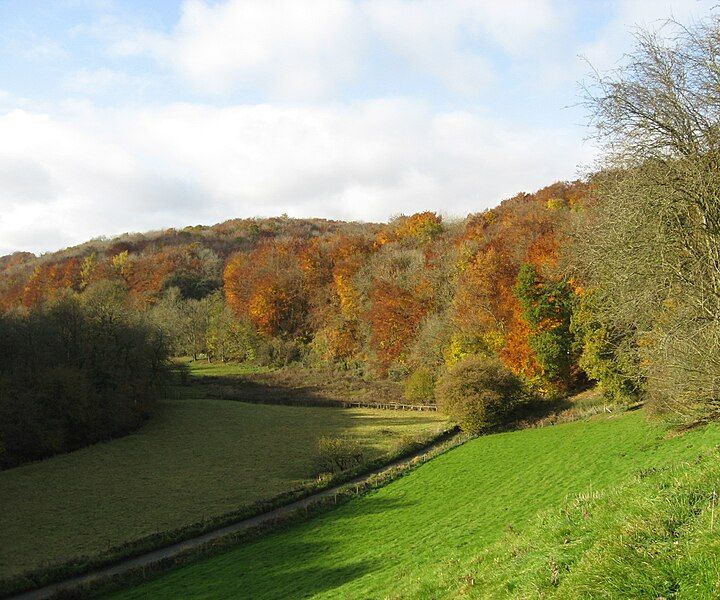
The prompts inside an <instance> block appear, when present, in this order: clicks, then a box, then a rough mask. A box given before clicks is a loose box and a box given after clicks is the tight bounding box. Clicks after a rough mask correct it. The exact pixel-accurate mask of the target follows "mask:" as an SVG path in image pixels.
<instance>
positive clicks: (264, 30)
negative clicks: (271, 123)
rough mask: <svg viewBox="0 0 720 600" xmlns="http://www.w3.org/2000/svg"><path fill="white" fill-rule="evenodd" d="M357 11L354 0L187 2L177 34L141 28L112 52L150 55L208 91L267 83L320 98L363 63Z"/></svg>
mask: <svg viewBox="0 0 720 600" xmlns="http://www.w3.org/2000/svg"><path fill="white" fill-rule="evenodd" d="M358 17H359V13H358V10H357V7H356V6H355V5H354V4H353V3H352V2H349V1H348V0H315V1H313V2H309V3H306V2H297V1H296V0H276V1H273V2H265V1H258V0H230V1H228V2H225V3H221V4H210V3H206V2H203V1H201V0H187V1H186V2H185V3H184V4H183V7H182V14H181V17H180V20H179V22H178V24H177V25H176V27H175V29H174V31H173V33H172V35H170V36H164V35H162V34H159V33H157V32H154V31H148V30H139V31H135V32H132V33H130V34H129V35H127V36H125V37H124V38H123V39H119V40H116V41H115V43H114V44H113V50H114V51H115V52H116V53H118V54H121V55H123V54H124V55H133V54H143V53H149V54H150V55H152V56H154V57H155V58H157V59H158V60H159V61H161V62H162V63H164V64H167V65H170V66H171V67H173V68H174V69H175V70H177V71H178V72H179V73H180V74H181V75H182V76H183V77H184V78H185V79H187V80H188V81H189V82H190V83H191V84H192V85H193V86H194V87H195V88H196V89H198V90H201V91H205V92H214V93H222V92H226V91H228V90H230V89H232V88H234V87H237V86H260V87H262V88H263V89H265V90H266V91H268V92H270V93H271V95H274V96H279V97H291V98H297V97H301V98H304V97H314V96H317V95H319V94H321V93H324V92H326V91H328V89H330V88H331V87H332V86H333V85H334V84H335V83H337V82H338V81H343V80H346V79H348V78H351V77H352V75H353V73H354V71H355V69H356V68H357V60H358V58H359V56H360V55H361V53H362V40H361V38H360V37H359V25H360V23H359V21H358Z"/></svg>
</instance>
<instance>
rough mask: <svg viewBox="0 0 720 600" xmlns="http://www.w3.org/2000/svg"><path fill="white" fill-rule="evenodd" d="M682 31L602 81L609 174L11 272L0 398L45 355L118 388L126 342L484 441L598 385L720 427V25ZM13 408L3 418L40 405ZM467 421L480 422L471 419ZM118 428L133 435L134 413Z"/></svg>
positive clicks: (98, 248)
mask: <svg viewBox="0 0 720 600" xmlns="http://www.w3.org/2000/svg"><path fill="white" fill-rule="evenodd" d="M683 35H684V36H685V37H684V38H682V39H681V42H678V43H675V44H670V45H669V44H667V43H665V42H664V41H663V40H662V39H660V38H658V37H657V36H656V35H654V34H651V33H645V34H642V35H640V37H639V38H638V49H637V56H636V58H637V60H636V61H634V62H631V63H630V64H629V65H628V66H626V67H623V68H622V69H619V70H617V71H613V72H610V73H608V74H604V75H597V77H596V79H595V80H594V81H593V82H592V84H591V85H590V86H589V87H588V91H587V103H588V106H589V108H590V109H591V111H592V115H593V117H592V118H593V120H594V124H595V125H596V127H597V131H598V139H599V140H600V141H601V142H602V143H604V144H605V146H606V158H605V160H604V162H603V164H602V165H600V168H598V169H597V170H596V171H595V172H593V173H591V174H589V175H588V176H587V177H585V178H584V179H582V180H577V181H573V182H556V183H553V184H551V185H549V186H547V187H545V188H543V189H540V190H538V191H536V192H534V193H520V194H517V195H516V196H514V197H512V198H509V199H507V200H504V201H503V202H501V203H500V204H499V205H498V206H497V207H495V208H491V209H487V210H484V211H481V212H478V213H474V214H470V215H468V216H467V217H466V218H464V219H444V218H443V217H442V216H441V215H440V214H438V213H435V212H421V213H417V214H413V215H409V216H407V215H400V216H397V217H396V218H394V219H392V220H390V221H389V222H388V223H382V224H375V223H359V222H349V223H348V222H339V221H328V220H323V219H290V218H288V217H287V216H282V217H277V218H268V219H260V218H255V219H235V220H231V221H227V222H224V223H220V224H217V225H213V226H191V227H186V228H184V229H180V230H176V229H169V230H165V231H158V232H151V233H145V234H140V233H137V234H125V235H122V236H119V237H116V238H113V239H94V240H91V241H89V242H86V243H84V244H82V245H80V246H77V247H73V248H68V249H66V250H62V251H60V252H56V253H49V254H45V255H42V256H39V257H37V256H35V255H32V254H29V253H22V252H19V253H15V254H12V255H9V256H5V257H2V258H1V259H0V269H1V271H0V274H1V276H0V307H2V309H3V311H4V313H5V315H6V316H5V317H3V319H2V321H0V327H2V330H3V331H2V335H1V336H0V339H2V340H3V343H6V344H7V343H10V344H12V347H13V348H14V352H12V353H11V352H5V355H6V356H9V355H12V356H13V358H12V359H11V360H6V361H5V362H4V363H3V365H2V368H1V370H0V373H2V375H3V379H2V380H1V382H2V385H3V386H9V389H10V388H13V386H15V387H18V385H19V384H18V385H16V384H15V383H14V382H16V381H23V385H27V382H28V381H29V379H28V378H29V377H32V378H35V380H38V378H41V379H42V377H43V376H42V375H41V374H40V373H38V372H36V371H34V370H32V369H29V368H28V365H29V364H32V363H33V361H35V362H38V361H39V362H42V363H43V364H48V365H49V367H51V368H53V369H65V371H64V372H62V373H60V372H59V371H58V372H54V374H53V375H51V376H50V375H49V376H48V377H49V379H48V383H47V385H50V386H56V387H57V386H60V387H64V388H70V387H75V388H77V387H78V386H72V385H70V384H69V383H68V381H69V380H71V379H72V378H73V377H79V374H78V373H79V371H78V372H75V371H73V372H72V373H71V372H70V371H68V369H75V370H80V371H83V370H89V371H88V372H91V373H93V375H92V377H91V378H90V379H91V382H90V384H89V385H90V387H91V388H93V389H95V388H97V389H98V390H99V389H101V388H102V389H106V388H107V386H108V385H109V384H108V383H107V381H109V380H111V379H112V378H110V379H108V378H107V377H105V376H104V375H103V376H101V375H99V373H100V372H102V368H101V367H100V366H98V365H97V364H95V362H97V361H100V362H102V360H103V359H102V358H101V357H100V356H101V355H100V353H99V352H98V350H97V349H98V347H102V348H103V351H109V350H108V349H107V346H106V345H103V343H102V342H98V341H97V340H98V339H99V338H103V336H104V337H105V338H108V337H112V336H113V335H115V337H116V338H118V339H119V337H123V336H124V339H128V340H130V339H142V340H143V342H142V343H141V344H136V343H135V342H128V343H130V344H133V346H132V347H133V350H134V354H133V356H135V355H142V356H143V357H144V358H138V357H136V358H135V359H136V360H139V361H145V362H143V368H142V369H136V368H135V366H133V364H132V361H131V359H130V358H127V357H126V358H125V359H124V360H125V365H126V366H124V367H123V368H124V369H126V370H127V369H129V370H132V371H133V372H135V373H138V374H139V373H143V372H147V373H155V371H157V369H159V368H161V365H164V364H165V363H166V358H167V356H170V355H174V356H190V357H192V358H193V359H200V358H202V359H203V360H207V361H222V362H224V361H254V362H257V363H259V364H263V365H269V366H273V367H282V366H285V365H288V364H291V363H294V364H299V365H302V367H303V368H307V369H313V368H318V367H322V368H329V369H333V370H335V371H336V372H352V373H354V374H356V375H357V376H358V377H359V378H363V379H366V380H370V379H389V380H393V381H398V382H402V383H403V385H404V390H405V392H404V395H405V399H406V401H408V402H412V403H435V402H438V403H439V404H440V406H441V408H442V409H443V410H444V411H445V412H446V413H448V414H449V415H451V416H453V417H454V418H455V419H456V420H458V421H459V422H464V423H465V424H466V425H467V427H468V428H469V429H470V430H472V431H474V432H478V431H482V430H484V429H487V428H488V427H491V426H493V425H497V424H498V423H500V422H502V420H503V419H504V418H505V415H506V414H507V413H508V411H510V410H511V409H512V408H513V406H514V405H516V404H518V403H523V402H527V401H531V402H537V401H540V402H542V401H544V400H553V399H557V398H560V397H562V396H563V395H567V394H568V393H569V392H572V391H574V390H578V389H583V388H584V387H586V386H588V385H589V384H591V383H592V382H597V383H598V385H599V386H600V388H601V390H602V392H603V394H604V395H605V397H606V399H607V401H608V402H614V403H624V404H628V403H631V402H634V401H637V400H643V401H646V402H647V403H648V406H649V407H650V409H651V410H653V411H656V412H658V413H662V414H665V415H669V416H671V417H672V418H673V419H675V420H676V421H679V422H696V421H699V420H704V419H708V418H711V417H712V416H714V414H715V412H716V410H717V404H718V398H717V389H718V377H717V373H718V372H720V370H718V368H717V367H718V361H719V360H720V353H719V351H718V350H719V347H720V346H719V344H718V342H719V339H720V338H719V337H718V336H720V291H719V290H720V276H718V273H720V254H719V253H720V250H719V249H720V243H719V242H720V208H718V206H720V204H719V203H718V198H717V195H718V190H720V185H718V181H717V178H718V169H717V156H718V154H720V137H719V136H718V133H717V127H716V126H715V121H716V120H715V113H716V111H717V109H718V107H719V106H720V97H718V92H717V90H718V89H720V86H718V85H717V82H718V79H720V67H718V66H717V65H715V64H714V63H712V64H707V61H706V60H705V57H707V56H708V55H713V56H714V55H715V54H713V53H714V52H715V48H716V45H717V43H718V42H717V39H716V35H715V29H714V28H713V25H712V23H707V24H705V25H703V26H701V27H698V28H696V29H693V30H687V31H686V32H685V33H684V34H683ZM109 298H111V300H110V299H109ZM110 307H112V308H110ZM63 315H64V316H63ZM117 315H120V316H117ZM116 317H117V318H116ZM84 320H87V321H88V323H87V324H84ZM40 322H43V323H44V322H47V323H48V325H47V326H46V327H45V329H43V327H41V326H39V325H38V323H40ZM93 323H94V324H93ZM73 327H76V328H79V329H78V331H80V330H81V331H82V333H78V331H75V330H74V329H73ZM113 327H116V328H118V327H119V328H121V329H122V335H120V334H119V333H118V332H112V331H110V330H111V329H112V328H113ZM108 328H110V330H109V329H108ZM35 330H38V331H40V330H42V333H38V334H37V335H38V336H40V337H41V338H42V336H43V335H44V336H49V337H48V342H47V343H44V342H43V343H42V344H41V345H42V346H43V351H46V350H47V351H49V349H50V348H52V347H53V344H58V345H59V347H63V348H68V349H69V348H71V347H72V344H75V345H76V346H77V347H78V348H77V351H73V352H68V356H71V355H72V358H71V359H70V360H69V362H67V361H66V362H63V361H62V358H61V356H62V353H61V352H51V355H52V360H46V358H45V357H43V358H42V359H40V358H39V357H38V355H37V353H38V352H39V350H38V348H37V347H36V346H35V345H32V344H30V345H27V344H25V345H23V344H15V343H14V342H8V340H11V338H12V336H11V335H10V332H13V331H14V332H15V334H14V335H15V336H16V337H17V336H19V337H20V338H32V337H33V336H34V335H35V334H34V333H33V335H28V333H27V332H29V331H33V332H34V331H35ZM88 332H89V333H88ZM118 336H119V337H118ZM70 338H71V341H70V342H68V339H70ZM145 346H147V348H148V350H147V352H146V351H144V348H145ZM161 346H162V348H161ZM122 347H123V344H122V343H115V344H113V345H112V350H111V351H110V352H122ZM126 355H127V353H126ZM86 356H88V357H91V358H90V359H88V360H85V357H86ZM108 360H110V359H108ZM113 360H114V359H113ZM94 361H95V362H94ZM105 362H107V361H105ZM23 364H24V365H25V366H24V369H23V368H22V365H23ZM29 373H32V374H31V375H30V374H29ZM138 377H140V375H138ZM153 377H154V375H153ZM122 379H123V381H128V380H127V379H126V378H122ZM56 380H57V381H56ZM38 381H39V380H38ZM63 381H64V382H63ZM83 381H85V380H84V379H83ZM123 385H125V383H124V384H123ZM127 385H132V384H131V383H130V382H128V383H127ZM103 386H104V387H103ZM79 387H82V386H79ZM111 387H112V386H111ZM140 387H142V386H140ZM41 388H42V386H41ZM113 389H116V390H119V389H120V388H119V387H117V386H115V387H113ZM458 390H462V394H460V395H461V396H463V398H465V400H463V401H462V402H459V401H458V400H457V397H458ZM473 390H474V391H473ZM487 390H495V392H492V393H490V394H489V395H488V394H485V395H483V394H482V393H480V392H482V391H487ZM510 396H512V398H510ZM11 397H12V394H10V395H8V394H6V393H4V394H3V398H4V399H5V400H4V404H5V405H8V404H9V405H12V406H18V405H19V404H22V403H18V402H16V401H14V400H10V401H9V402H8V400H7V398H11ZM133 402H135V403H136V404H137V403H138V402H140V400H133ZM140 404H143V402H140ZM5 410H8V409H7V406H6V407H5ZM22 410H24V409H22ZM133 410H134V411H135V413H138V411H139V412H140V413H142V412H143V410H144V409H142V410H140V409H137V407H136V408H135V409H133ZM40 412H42V411H40ZM466 413H473V414H475V415H476V416H475V417H472V418H470V419H465V420H464V421H463V419H464V415H466ZM477 414H479V417H478V418H476V417H477ZM10 421H12V420H10ZM10 421H8V422H10ZM120 421H121V422H122V423H123V425H122V426H121V427H120V428H121V429H123V428H126V427H127V423H128V422H129V420H128V417H127V416H124V417H122V418H121V419H120ZM115 429H116V428H114V427H110V428H108V427H100V430H102V431H105V432H106V434H107V432H112V431H115ZM106 434H98V435H95V434H93V435H91V436H90V438H92V439H94V438H96V437H103V435H106ZM8 435H9V434H7V433H5V434H4V436H5V437H6V436H8ZM73 435H74V434H71V433H66V436H69V437H68V440H69V439H71V438H73ZM11 437H12V436H11ZM61 437H62V436H61ZM78 443H79V442H77V441H66V442H63V443H52V444H48V443H43V444H39V446H42V447H47V448H46V449H45V450H42V451H41V450H38V452H40V453H43V452H45V453H47V452H50V450H49V448H51V447H65V446H67V447H72V446H75V445H77V444H78ZM12 444H13V443H12V442H8V441H7V440H5V441H3V447H4V448H5V449H4V452H6V453H7V452H9V453H10V454H11V455H12V454H13V453H15V450H12ZM58 444H59V445H58ZM31 454H32V453H31ZM5 462H6V463H7V462H8V459H6V460H5ZM11 462H12V461H11Z"/></svg>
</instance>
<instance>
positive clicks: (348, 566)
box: [117, 411, 720, 599]
mask: <svg viewBox="0 0 720 600" xmlns="http://www.w3.org/2000/svg"><path fill="white" fill-rule="evenodd" d="M664 433H665V432H664V429H663V427H661V426H660V425H657V424H652V423H648V422H646V420H645V417H644V415H643V414H642V413H641V412H639V411H638V412H634V413H629V414H625V415H622V416H600V417H595V418H594V419H592V420H590V421H580V422H575V423H569V424H565V425H558V426H555V427H547V428H543V429H531V430H525V431H517V432H511V433H503V434H497V435H489V436H485V437H481V438H478V439H476V440H473V441H471V442H469V443H467V444H465V445H463V446H461V447H459V448H457V449H454V450H452V451H450V452H448V453H446V454H444V455H442V456H440V457H438V458H436V459H434V460H432V461H431V462H429V463H427V464H425V465H423V466H422V467H420V468H419V469H417V470H416V471H414V472H412V473H411V474H409V475H407V476H406V477H404V478H402V479H400V480H398V481H396V482H394V483H392V484H390V485H388V486H387V487H385V488H382V489H379V490H377V491H375V492H373V493H370V494H368V495H367V496H365V497H362V498H359V499H356V500H353V501H351V502H350V503H348V504H346V505H344V506H342V507H340V508H338V509H336V510H334V511H332V512H329V513H326V514H324V515H322V516H320V517H318V518H316V519H314V520H312V521H310V522H306V523H301V524H298V525H293V526H291V527H289V528H288V529H286V530H284V531H281V532H277V533H274V534H271V535H268V536H267V537H264V538H262V539H259V540H256V541H253V542H249V543H246V544H243V545H240V546H238V547H237V548H235V549H233V550H231V551H229V552H227V553H225V554H222V555H219V556H216V557H212V558H209V559H205V560H202V561H199V562H197V563H195V564H192V565H189V566H186V567H182V568H179V569H177V570H175V571H173V572H170V573H168V574H166V575H164V576H161V577H159V578H157V579H155V580H153V581H150V582H148V583H146V584H144V585H141V586H139V587H136V588H134V589H129V590H126V591H124V592H122V593H120V594H118V595H117V597H118V598H126V599H129V598H176V597H180V596H182V597H183V598H253V599H260V598H301V597H316V598H363V599H365V598H385V597H391V598H405V597H418V598H428V599H429V598H438V597H442V596H443V595H444V594H445V593H446V592H447V593H448V594H449V596H448V597H456V596H457V594H458V593H459V589H460V588H461V587H462V586H464V585H467V584H469V582H470V580H467V581H466V580H465V579H464V577H465V575H466V574H467V573H468V572H470V570H471V569H470V567H469V566H468V565H470V564H471V563H472V561H473V560H475V559H476V558H477V557H478V556H479V555H480V554H481V553H482V552H483V551H485V550H486V549H487V548H489V547H491V546H492V544H493V543H495V542H496V541H497V540H498V539H500V538H501V536H503V535H504V534H506V533H507V532H508V531H512V530H514V531H522V530H524V529H525V528H527V527H528V525H529V523H530V522H531V521H532V519H533V518H534V516H535V515H536V514H537V513H538V511H541V510H545V509H549V508H552V507H555V506H560V505H562V503H563V502H564V501H565V499H566V498H567V497H568V496H569V495H572V494H576V493H578V492H583V491H586V492H587V491H598V490H603V489H606V488H608V487H609V486H612V485H614V484H617V483H618V482H621V481H623V480H624V479H626V478H628V477H630V476H631V474H632V473H633V472H637V471H638V470H640V469H647V468H649V467H654V466H662V465H665V464H667V463H668V462H672V461H674V460H679V459H683V458H692V457H694V456H696V455H697V454H698V453H699V452H701V451H702V450H703V449H705V448H707V447H708V446H711V445H714V444H717V443H718V442H720V429H718V428H717V427H711V428H706V429H704V430H698V431H693V432H689V433H688V434H686V435H684V436H681V437H675V438H672V439H664Z"/></svg>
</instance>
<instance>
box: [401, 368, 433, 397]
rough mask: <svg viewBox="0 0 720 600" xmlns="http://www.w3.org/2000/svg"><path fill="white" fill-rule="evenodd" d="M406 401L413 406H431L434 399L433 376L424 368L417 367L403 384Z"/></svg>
mask: <svg viewBox="0 0 720 600" xmlns="http://www.w3.org/2000/svg"><path fill="white" fill-rule="evenodd" d="M403 395H404V396H405V399H406V400H409V401H410V402H413V403H415V404H432V402H433V399H434V398H435V376H434V375H433V373H432V371H430V369H428V368H426V367H418V368H417V369H415V371H413V373H412V375H410V377H408V379H407V381H406V382H405V390H404V392H403Z"/></svg>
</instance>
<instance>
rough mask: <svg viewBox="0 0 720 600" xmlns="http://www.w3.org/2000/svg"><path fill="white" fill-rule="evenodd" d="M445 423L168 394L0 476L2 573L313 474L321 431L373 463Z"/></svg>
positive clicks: (94, 549) (79, 552)
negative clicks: (111, 430)
mask: <svg viewBox="0 0 720 600" xmlns="http://www.w3.org/2000/svg"><path fill="white" fill-rule="evenodd" d="M193 389H194V388H188V387H186V388H183V390H182V391H183V394H184V395H186V396H192V395H193V394H192V392H193ZM443 427H444V422H443V421H441V419H440V417H439V416H437V415H435V414H428V413H423V414H420V413H414V412H413V413H410V412H401V411H397V412H395V411H393V412H390V411H380V410H371V409H348V410H345V409H335V408H308V407H290V406H272V405H258V404H245V403H241V402H231V401H224V400H208V399H204V398H197V397H194V398H193V397H186V398H183V399H165V400H163V401H162V402H161V403H160V405H159V406H158V407H157V410H156V412H155V414H154V416H153V417H152V418H151V419H150V420H149V421H148V422H147V423H146V424H145V425H144V426H143V427H141V428H140V429H139V430H138V431H136V432H134V433H132V434H130V435H128V436H126V437H123V438H118V439H115V440H111V441H108V442H104V443H100V444H95V445H93V446H90V447H87V448H84V449H81V450H78V451H75V452H71V453H68V454H64V455H59V456H55V457H53V458H49V459H47V460H43V461H39V462H35V463H28V464H25V465H22V466H20V467H17V468H14V469H10V470H7V471H3V472H0V506H2V510H1V511H0V539H2V540H3V543H2V544H0V578H2V579H7V578H9V577H13V576H17V575H19V574H22V573H26V572H28V571H33V570H37V569H39V568H44V567H46V566H48V565H54V564H59V563H65V562H67V561H71V560H78V559H79V558H81V557H91V558H92V557H96V556H99V555H103V554H104V553H107V552H108V551H109V550H110V549H112V548H114V547H117V546H119V545H123V544H126V543H127V542H130V541H133V540H137V539H139V538H144V537H146V536H151V535H153V534H157V533H161V532H166V531H169V530H173V529H178V528H181V527H185V526H188V525H190V524H194V523H198V522H200V521H204V520H206V519H212V518H213V517H217V516H219V515H223V514H225V513H228V512H231V511H234V510H237V509H238V508H242V507H245V506H248V505H251V504H253V503H254V502H258V501H262V500H265V499H269V498H272V497H273V496H276V495H278V494H280V493H282V492H286V491H288V490H290V489H292V488H295V487H298V486H299V485H301V484H303V483H305V482H307V481H308V480H310V479H312V478H314V476H315V475H316V474H317V467H316V464H315V443H316V440H317V438H318V437H319V436H321V435H341V436H346V437H348V438H352V439H355V440H357V441H358V443H359V444H360V445H361V446H362V447H363V449H364V451H365V455H366V457H367V458H369V459H373V458H378V457H380V456H381V455H383V454H385V453H388V452H392V451H394V450H395V449H396V448H397V447H398V446H399V445H400V444H402V443H406V442H407V438H408V437H409V436H411V437H423V438H424V437H428V436H430V435H431V434H434V433H435V432H437V431H438V430H440V429H442V428H443Z"/></svg>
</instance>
